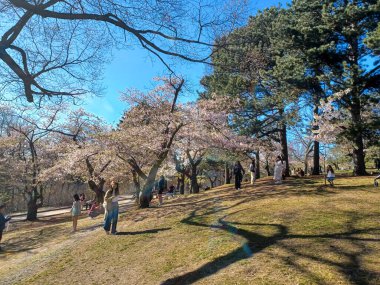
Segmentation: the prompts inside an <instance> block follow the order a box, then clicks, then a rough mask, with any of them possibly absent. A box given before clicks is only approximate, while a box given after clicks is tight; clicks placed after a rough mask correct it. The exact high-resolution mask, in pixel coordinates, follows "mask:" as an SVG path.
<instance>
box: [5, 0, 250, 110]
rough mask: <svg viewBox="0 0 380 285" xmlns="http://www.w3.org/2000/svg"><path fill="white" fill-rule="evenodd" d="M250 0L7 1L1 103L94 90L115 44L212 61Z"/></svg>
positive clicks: (164, 59)
mask: <svg viewBox="0 0 380 285" xmlns="http://www.w3.org/2000/svg"><path fill="white" fill-rule="evenodd" d="M244 3H245V1H239V0H234V1H230V0H225V1H217V3H214V1H208V0H204V1H203V0H197V1H182V0H168V1H152V0H130V1H126V0H124V1H122V0H102V1H99V0H71V1H65V0H29V1H28V0H1V1H0V13H1V16H2V20H1V24H0V33H1V40H0V76H1V78H2V79H1V80H0V92H1V99H2V100H14V99H15V98H16V97H20V96H21V98H24V97H26V99H27V101H28V102H35V103H37V104H38V103H40V102H41V100H43V99H44V98H49V99H55V100H62V99H63V98H65V97H70V98H71V97H76V96H80V95H82V94H86V93H96V90H97V88H98V87H99V86H97V85H96V84H94V83H96V82H97V79H99V77H100V74H101V72H100V70H101V68H102V63H104V62H105V61H107V60H108V59H109V58H110V54H111V49H112V47H115V46H116V47H120V48H124V47H131V46H134V45H139V46H141V47H143V48H145V49H146V50H148V51H149V52H150V53H151V54H152V55H154V56H156V57H157V58H158V59H159V60H160V61H162V62H163V63H164V64H165V65H166V67H167V68H169V69H170V66H169V64H168V61H167V60H168V59H169V58H170V57H175V58H180V59H182V60H187V61H191V62H208V59H209V57H210V54H211V53H212V51H213V50H215V46H213V44H212V42H213V40H214V39H215V36H217V35H220V34H222V33H224V32H225V31H226V30H229V29H230V28H233V27H234V26H235V25H236V24H237V21H238V19H239V17H240V16H241V15H242V13H241V11H242V10H241V9H243V7H244V6H245V5H244Z"/></svg>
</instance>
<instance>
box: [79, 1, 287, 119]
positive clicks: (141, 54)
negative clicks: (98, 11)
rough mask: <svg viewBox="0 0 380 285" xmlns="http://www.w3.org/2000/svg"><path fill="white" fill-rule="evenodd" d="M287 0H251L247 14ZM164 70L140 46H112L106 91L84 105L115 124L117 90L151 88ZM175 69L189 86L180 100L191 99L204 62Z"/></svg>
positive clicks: (120, 109) (118, 111)
mask: <svg viewBox="0 0 380 285" xmlns="http://www.w3.org/2000/svg"><path fill="white" fill-rule="evenodd" d="M288 2H289V1H285V0H282V1H279V0H266V1H258V0H256V1H255V0H251V1H250V3H249V5H250V11H249V14H250V15H254V14H255V13H257V11H258V10H261V9H264V8H267V7H271V6H276V5H279V4H282V5H285V4H286V3H288ZM165 72H167V70H166V69H165V67H164V65H163V64H162V63H161V62H159V61H158V60H156V59H155V58H154V57H153V56H151V55H150V54H149V53H148V52H147V51H146V50H144V49H143V48H139V47H136V48H135V49H128V50H115V51H113V58H112V61H111V62H110V63H109V64H107V65H106V66H105V69H104V80H103V82H102V83H103V85H104V87H105V91H104V94H103V96H101V97H92V98H88V99H87V100H86V102H85V105H84V106H83V107H84V108H85V109H86V110H88V111H89V112H92V113H94V114H96V115H98V116H100V117H103V118H104V119H105V120H106V121H107V122H109V123H111V124H115V123H117V122H118V121H119V119H120V118H121V115H122V113H123V111H124V110H125V104H124V103H123V102H121V101H120V100H119V98H120V91H123V90H125V89H126V88H132V87H133V88H138V89H142V90H147V89H150V87H151V86H152V78H153V77H156V76H160V75H164V74H165ZM175 72H176V73H177V74H181V75H182V76H184V77H185V79H186V80H187V83H188V85H189V86H190V88H189V91H188V92H186V94H185V95H184V96H185V97H184V98H183V100H194V99H195V98H196V91H197V90H199V88H200V86H199V80H200V79H201V78H202V76H203V75H204V74H205V72H206V66H205V65H203V64H199V63H198V64H196V63H189V62H178V63H176V66H175Z"/></svg>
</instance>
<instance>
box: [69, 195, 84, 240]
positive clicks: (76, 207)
mask: <svg viewBox="0 0 380 285" xmlns="http://www.w3.org/2000/svg"><path fill="white" fill-rule="evenodd" d="M73 198H74V202H73V206H72V207H71V215H72V216H73V232H76V231H77V225H78V218H79V215H80V213H81V208H82V206H81V203H80V198H79V196H78V194H75V195H74V196H73Z"/></svg>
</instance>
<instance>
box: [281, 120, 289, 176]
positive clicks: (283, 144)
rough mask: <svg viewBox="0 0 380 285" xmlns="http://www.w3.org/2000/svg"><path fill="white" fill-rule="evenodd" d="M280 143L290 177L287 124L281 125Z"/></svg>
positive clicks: (287, 173)
mask: <svg viewBox="0 0 380 285" xmlns="http://www.w3.org/2000/svg"><path fill="white" fill-rule="evenodd" d="M280 143H281V153H282V158H283V160H284V161H285V176H286V177H289V176H290V171H289V154H288V139H287V132H286V124H282V126H281V131H280Z"/></svg>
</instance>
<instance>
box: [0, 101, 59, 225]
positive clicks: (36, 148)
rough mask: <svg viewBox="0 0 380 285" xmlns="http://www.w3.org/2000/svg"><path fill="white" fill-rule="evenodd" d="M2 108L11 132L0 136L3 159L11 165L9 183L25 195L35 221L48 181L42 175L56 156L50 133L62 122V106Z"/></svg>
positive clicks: (29, 215)
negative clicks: (48, 108)
mask: <svg viewBox="0 0 380 285" xmlns="http://www.w3.org/2000/svg"><path fill="white" fill-rule="evenodd" d="M1 109H2V110H3V111H2V112H1V113H2V114H3V115H4V114H6V117H3V120H6V127H7V135H6V136H2V137H0V140H1V152H2V156H1V157H2V161H3V163H6V165H8V173H9V177H8V179H9V183H11V184H12V187H14V188H15V189H17V190H18V192H19V193H21V194H22V195H23V197H24V198H25V201H26V203H27V220H30V221H33V220H36V219H37V211H38V208H40V207H41V206H43V203H44V190H45V184H44V183H43V181H42V180H41V179H40V175H41V173H42V172H43V171H44V170H45V169H46V168H48V167H50V166H51V164H52V162H53V161H54V158H55V152H54V148H53V147H52V146H53V144H54V142H53V140H52V139H51V138H50V137H49V135H50V134H51V131H50V130H51V129H54V128H55V126H56V125H57V124H58V120H57V118H58V113H59V108H55V109H54V108H52V109H50V110H38V111H36V110H33V109H31V108H18V109H13V108H10V107H9V106H5V105H3V106H1Z"/></svg>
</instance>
